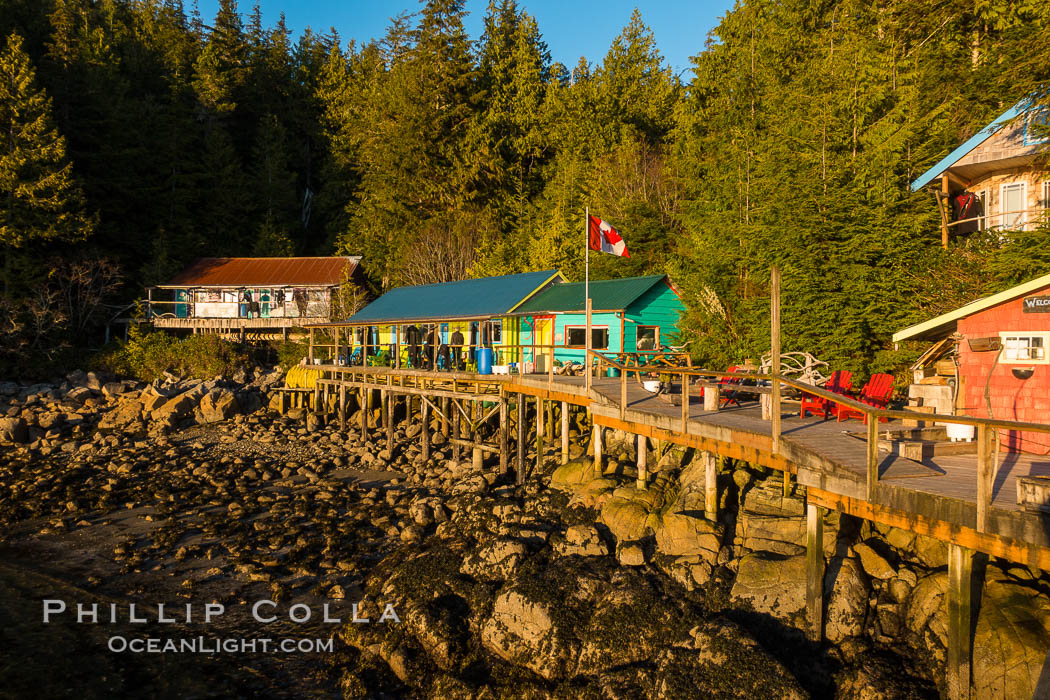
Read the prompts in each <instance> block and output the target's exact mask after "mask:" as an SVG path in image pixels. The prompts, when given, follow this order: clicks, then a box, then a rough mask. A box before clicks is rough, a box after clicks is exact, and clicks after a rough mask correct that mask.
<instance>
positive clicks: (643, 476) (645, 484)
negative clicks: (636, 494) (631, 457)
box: [635, 435, 649, 491]
mask: <svg viewBox="0 0 1050 700" xmlns="http://www.w3.org/2000/svg"><path fill="white" fill-rule="evenodd" d="M648 443H649V441H648V440H647V439H646V437H645V436H644V435H639V436H638V447H637V450H638V462H637V463H638V483H637V484H635V485H636V486H637V487H638V488H639V489H641V490H642V491H644V490H646V489H647V488H649V473H648V472H647V471H646V463H645V460H646V457H647V456H648V455H647V454H646V451H647V449H648Z"/></svg>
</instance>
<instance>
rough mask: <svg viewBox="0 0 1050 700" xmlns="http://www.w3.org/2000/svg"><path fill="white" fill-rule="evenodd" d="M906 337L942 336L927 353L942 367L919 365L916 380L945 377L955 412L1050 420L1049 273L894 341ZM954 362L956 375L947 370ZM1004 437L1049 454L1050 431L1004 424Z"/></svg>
mask: <svg viewBox="0 0 1050 700" xmlns="http://www.w3.org/2000/svg"><path fill="white" fill-rule="evenodd" d="M904 340H928V341H936V342H937V345H936V346H935V348H931V351H932V352H930V353H928V355H927V356H926V357H925V358H924V362H925V363H926V365H927V366H936V369H935V370H934V371H932V372H929V374H931V376H929V377H927V376H924V375H926V374H927V372H926V371H925V370H924V369H923V367H922V366H918V365H917V366H916V367H915V368H914V369H915V371H916V382H917V384H918V385H921V386H929V385H934V384H936V383H937V381H938V379H940V378H945V385H946V386H949V387H950V393H951V402H950V405H951V407H952V410H953V412H954V413H955V414H956V415H968V416H977V417H982V418H987V417H992V418H997V419H1000V420H1017V421H1026V422H1030V423H1050V275H1044V276H1043V277H1040V278H1038V279H1034V280H1031V281H1030V282H1026V283H1024V284H1021V285H1018V286H1016V287H1013V288H1012V289H1008V290H1006V291H1005V292H1000V293H999V294H995V295H992V296H989V297H985V298H984V299H979V300H978V301H975V302H973V303H970V304H967V305H966V306H963V307H962V308H959V309H956V310H954V311H951V312H949V313H946V314H942V315H940V316H938V317H936V318H933V319H930V320H929V321H926V322H925V323H920V324H918V325H915V326H912V327H910V328H906V329H904V330H902V331H900V332H898V333H896V334H894V336H893V341H894V342H895V343H897V342H900V341H904ZM949 362H950V363H951V364H954V367H955V376H954V377H950V376H948V377H945V375H947V374H949V373H948V372H945V371H944V368H945V367H948V368H950V367H951V364H949ZM920 364H921V363H920ZM927 382H928V383H927ZM915 393H920V392H913V395H914V394H915ZM1000 437H1001V444H1002V446H1003V448H1004V449H1008V450H1012V451H1021V452H1031V453H1035V454H1050V435H1047V434H1045V433H1028V432H1015V431H1002V433H1001V436H1000Z"/></svg>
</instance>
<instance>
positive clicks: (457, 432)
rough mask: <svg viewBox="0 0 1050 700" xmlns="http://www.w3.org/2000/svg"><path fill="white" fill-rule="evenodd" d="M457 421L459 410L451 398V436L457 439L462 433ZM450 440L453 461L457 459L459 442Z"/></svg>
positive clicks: (458, 419)
mask: <svg viewBox="0 0 1050 700" xmlns="http://www.w3.org/2000/svg"><path fill="white" fill-rule="evenodd" d="M459 421H460V416H459V411H458V410H457V409H456V400H455V399H452V435H453V437H455V438H457V439H460V438H462V435H460V427H459ZM450 442H451V443H452V459H453V461H456V462H458V461H459V443H458V442H455V441H453V440H450Z"/></svg>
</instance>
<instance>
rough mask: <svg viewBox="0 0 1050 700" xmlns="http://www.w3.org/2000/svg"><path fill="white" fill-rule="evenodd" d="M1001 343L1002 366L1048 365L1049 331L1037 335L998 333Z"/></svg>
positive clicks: (1049, 360)
mask: <svg viewBox="0 0 1050 700" xmlns="http://www.w3.org/2000/svg"><path fill="white" fill-rule="evenodd" d="M999 337H1000V338H1001V339H1002V342H1003V354H1002V356H1001V357H1000V360H999V361H1000V362H1002V363H1003V364H1036V365H1045V364H1050V355H1047V348H1050V331H1048V332H1039V333H1030V332H1025V333H1000V334H999Z"/></svg>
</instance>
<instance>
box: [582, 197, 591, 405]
mask: <svg viewBox="0 0 1050 700" xmlns="http://www.w3.org/2000/svg"><path fill="white" fill-rule="evenodd" d="M590 226H591V208H590V207H589V206H588V207H584V210H583V260H584V263H583V297H584V304H585V309H586V313H587V330H586V333H587V338H586V340H585V341H584V348H585V349H584V353H583V370H584V375H585V376H586V377H587V379H585V380H584V385H585V387H586V389H587V391H588V393H589V392H590V390H591V241H590Z"/></svg>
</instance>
